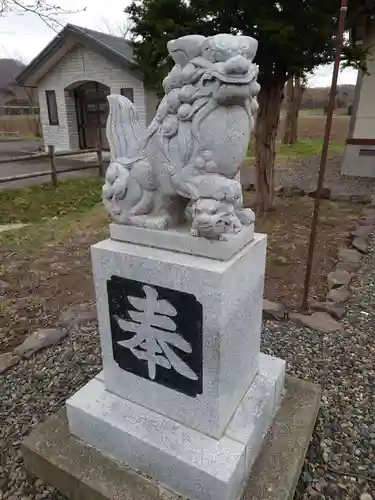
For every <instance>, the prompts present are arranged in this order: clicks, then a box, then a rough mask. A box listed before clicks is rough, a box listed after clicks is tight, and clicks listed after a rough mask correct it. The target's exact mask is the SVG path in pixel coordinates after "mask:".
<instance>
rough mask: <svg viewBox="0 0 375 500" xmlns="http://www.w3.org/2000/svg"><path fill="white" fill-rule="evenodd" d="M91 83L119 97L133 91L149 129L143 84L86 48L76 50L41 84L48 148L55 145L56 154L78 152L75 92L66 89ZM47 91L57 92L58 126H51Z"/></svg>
mask: <svg viewBox="0 0 375 500" xmlns="http://www.w3.org/2000/svg"><path fill="white" fill-rule="evenodd" d="M88 80H90V81H96V82H99V83H102V84H104V85H107V86H108V87H109V88H110V90H111V93H113V94H119V93H120V89H121V88H123V87H132V88H133V89H134V104H135V105H136V107H137V109H138V113H139V118H140V122H141V125H143V126H146V123H147V121H148V120H147V117H146V99H145V91H144V86H143V82H142V81H141V80H139V78H138V77H137V76H136V75H134V74H132V73H131V72H130V70H128V69H127V68H121V67H119V66H117V65H116V64H114V63H113V62H112V61H109V60H108V59H106V58H104V57H103V56H101V55H100V54H97V53H96V52H94V51H92V50H89V49H87V48H86V47H82V46H76V47H74V48H73V49H72V50H71V51H70V52H68V53H67V54H66V55H65V56H63V57H62V59H61V60H60V61H59V62H58V63H57V64H56V66H55V67H54V68H53V69H52V70H51V71H49V73H48V74H47V75H46V76H45V77H43V78H42V79H41V80H40V81H39V82H38V93H39V104H40V116H41V124H42V130H43V138H44V144H45V146H48V145H54V146H55V148H56V150H60V151H61V150H68V149H77V148H78V144H79V143H78V131H77V123H76V122H77V120H76V110H75V102H74V98H73V93H72V91H66V90H65V89H66V87H68V86H69V85H72V84H73V83H75V82H79V81H82V82H83V81H88ZM46 90H55V92H56V100H57V106H58V112H59V125H50V124H49V121H48V112H47V102H46V95H45V91H46Z"/></svg>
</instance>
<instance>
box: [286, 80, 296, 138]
mask: <svg viewBox="0 0 375 500" xmlns="http://www.w3.org/2000/svg"><path fill="white" fill-rule="evenodd" d="M293 80H294V78H293V77H292V78H289V80H288V82H287V84H286V115H285V122H284V137H283V143H284V144H290V140H291V136H292V107H293V99H294V81H293Z"/></svg>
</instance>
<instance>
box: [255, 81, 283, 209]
mask: <svg viewBox="0 0 375 500" xmlns="http://www.w3.org/2000/svg"><path fill="white" fill-rule="evenodd" d="M283 91H284V81H275V82H272V83H271V84H270V85H268V86H266V85H264V86H263V87H262V88H261V91H260V92H259V95H258V102H259V111H258V117H257V122H256V126H255V158H256V163H255V166H256V179H257V180H256V187H257V207H258V210H259V211H261V212H266V211H268V210H271V209H272V208H273V204H274V196H275V192H274V191H275V190H274V164H275V152H276V149H275V147H276V136H277V128H278V125H279V118H280V107H281V101H282V96H283Z"/></svg>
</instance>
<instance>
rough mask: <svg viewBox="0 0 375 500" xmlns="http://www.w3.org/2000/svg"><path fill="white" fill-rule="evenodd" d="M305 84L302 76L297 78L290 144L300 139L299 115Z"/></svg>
mask: <svg viewBox="0 0 375 500" xmlns="http://www.w3.org/2000/svg"><path fill="white" fill-rule="evenodd" d="M305 88H306V87H305V85H303V83H302V82H301V78H299V77H296V78H295V84H294V93H293V103H292V113H291V115H292V124H291V127H290V129H291V130H290V142H289V144H295V143H296V142H297V141H298V115H299V110H300V109H301V102H302V97H303V93H304V92H305Z"/></svg>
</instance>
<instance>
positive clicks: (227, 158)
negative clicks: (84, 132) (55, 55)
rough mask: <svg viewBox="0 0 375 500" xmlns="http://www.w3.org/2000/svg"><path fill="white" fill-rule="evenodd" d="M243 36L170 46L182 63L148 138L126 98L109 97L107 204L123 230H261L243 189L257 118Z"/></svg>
mask: <svg viewBox="0 0 375 500" xmlns="http://www.w3.org/2000/svg"><path fill="white" fill-rule="evenodd" d="M257 46H258V43H257V41H256V40H254V39H253V38H250V37H245V36H233V35H226V34H222V35H216V36H212V37H209V38H205V37H203V36H200V35H190V36H185V37H182V38H179V39H177V40H173V41H170V42H169V43H168V51H169V54H170V55H171V57H172V58H173V60H174V62H175V66H174V68H173V69H172V70H171V72H170V73H169V74H168V76H167V77H166V78H165V79H164V82H163V87H164V91H165V96H164V98H163V100H162V101H161V103H160V105H159V108H158V110H157V112H156V116H155V118H154V119H153V121H152V123H151V124H150V126H149V127H148V129H147V130H143V129H142V127H141V126H140V123H139V119H138V115H137V110H136V108H135V106H134V105H133V104H132V103H131V102H130V101H129V100H128V99H126V98H125V97H123V96H120V95H110V96H109V97H108V100H109V104H110V112H109V117H108V122H107V136H108V141H109V146H110V151H111V158H112V160H111V163H110V165H109V167H108V170H107V173H106V179H105V185H104V186H103V201H104V204H105V206H106V207H107V209H108V211H109V212H110V214H111V215H112V216H113V218H114V219H115V220H117V221H118V222H120V223H121V224H128V225H134V226H140V227H145V228H153V229H167V228H169V227H173V226H176V225H180V224H181V223H183V221H186V219H187V220H189V221H190V222H189V223H190V226H191V234H192V235H193V236H202V237H206V238H210V239H225V238H227V236H228V235H231V234H235V233H238V232H239V231H241V229H242V227H243V226H244V225H245V226H246V225H250V224H252V223H253V222H254V214H253V212H252V211H251V210H249V209H244V208H243V200H242V189H241V185H240V183H239V182H238V181H237V180H236V176H237V174H238V172H239V169H240V165H241V163H242V161H243V160H244V158H245V156H246V152H247V148H248V144H249V139H250V134H251V131H252V129H253V127H254V116H255V114H256V112H257V109H258V103H257V100H256V96H257V94H258V92H259V89H260V87H259V84H258V83H257V81H256V78H257V75H258V71H259V70H258V66H257V65H256V64H254V63H253V62H252V61H253V59H254V56H255V53H256V50H257Z"/></svg>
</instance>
